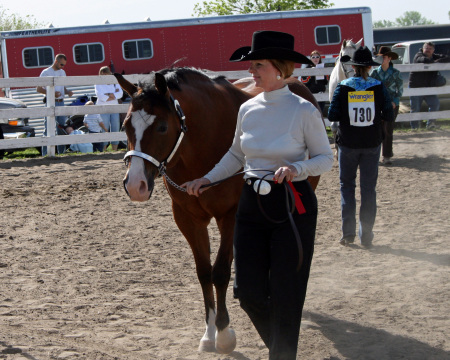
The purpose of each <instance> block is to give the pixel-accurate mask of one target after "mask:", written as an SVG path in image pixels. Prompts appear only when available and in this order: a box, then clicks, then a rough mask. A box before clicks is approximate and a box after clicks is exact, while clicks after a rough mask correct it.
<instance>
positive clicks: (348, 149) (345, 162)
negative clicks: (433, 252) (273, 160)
mask: <svg viewBox="0 0 450 360" xmlns="http://www.w3.org/2000/svg"><path fill="white" fill-rule="evenodd" d="M346 64H349V65H352V67H353V68H354V70H355V76H354V77H352V78H348V79H345V80H342V81H341V82H340V83H339V84H338V86H337V87H336V90H335V91H334V94H333V100H332V101H331V104H330V108H329V109H328V118H329V119H330V121H336V122H338V123H339V127H338V132H337V138H336V140H337V143H338V145H339V181H340V187H341V216H342V238H341V240H340V244H341V245H348V244H351V243H353V242H354V240H355V236H356V231H355V230H356V219H355V217H356V199H355V188H356V182H355V180H356V173H357V171H358V167H359V174H360V188H361V207H360V211H359V238H360V240H361V245H362V246H363V247H365V248H371V247H372V240H373V231H372V229H373V226H374V224H375V217H376V213H377V199H376V190H375V188H376V185H377V179H378V161H379V159H380V150H381V142H382V138H383V135H382V125H381V119H384V120H385V121H393V118H394V111H393V108H392V103H391V99H390V97H389V94H388V92H387V90H386V87H385V86H384V85H383V84H382V83H381V81H379V80H375V79H373V78H371V77H369V76H368V74H369V70H370V68H371V67H372V66H375V65H379V63H376V62H374V61H373V60H372V53H371V52H370V50H369V49H368V48H367V46H364V47H360V48H359V49H358V50H356V51H355V53H354V54H353V57H352V59H351V61H348V62H346Z"/></svg>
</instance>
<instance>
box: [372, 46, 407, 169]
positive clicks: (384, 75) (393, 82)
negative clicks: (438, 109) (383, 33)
mask: <svg viewBox="0 0 450 360" xmlns="http://www.w3.org/2000/svg"><path fill="white" fill-rule="evenodd" d="M377 56H380V57H382V58H383V62H382V63H381V65H380V66H378V67H377V68H375V69H373V70H372V72H371V73H370V77H372V78H374V79H377V80H380V81H381V82H382V83H383V84H384V86H386V89H387V91H388V93H389V96H390V97H391V101H392V108H393V109H394V121H392V122H391V121H383V122H382V124H383V134H384V139H383V142H382V147H381V149H382V150H381V155H382V156H383V159H382V163H383V164H385V165H391V164H392V160H391V158H392V157H393V156H394V153H393V150H392V148H393V144H392V143H393V134H394V123H395V119H396V118H397V115H398V109H399V105H400V98H401V97H402V95H403V80H402V75H401V73H400V71H398V70H397V69H394V65H393V64H392V60H397V59H398V54H397V53H395V52H393V51H391V48H390V47H388V46H381V47H380V50H379V51H378V54H377Z"/></svg>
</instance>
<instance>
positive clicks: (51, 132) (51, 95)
mask: <svg viewBox="0 0 450 360" xmlns="http://www.w3.org/2000/svg"><path fill="white" fill-rule="evenodd" d="M46 96H47V104H46V106H47V107H50V108H53V115H51V116H47V117H46V120H45V127H46V129H47V136H49V137H52V136H56V116H55V83H53V85H49V86H47V94H46ZM55 149H56V147H55V146H47V156H52V157H54V156H55Z"/></svg>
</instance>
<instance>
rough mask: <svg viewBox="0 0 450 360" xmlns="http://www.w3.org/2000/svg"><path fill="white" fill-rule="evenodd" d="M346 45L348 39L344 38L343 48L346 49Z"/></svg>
mask: <svg viewBox="0 0 450 360" xmlns="http://www.w3.org/2000/svg"><path fill="white" fill-rule="evenodd" d="M345 46H347V40H346V39H344V41H343V42H342V46H341V49H344V48H345Z"/></svg>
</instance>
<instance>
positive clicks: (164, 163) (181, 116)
mask: <svg viewBox="0 0 450 360" xmlns="http://www.w3.org/2000/svg"><path fill="white" fill-rule="evenodd" d="M170 100H171V102H172V104H173V106H174V107H175V111H176V112H177V115H178V118H179V120H180V128H181V131H180V134H179V135H178V139H177V141H176V143H175V146H174V147H173V149H172V151H171V152H170V154H169V156H168V157H167V158H166V159H165V160H163V161H161V162H159V161H158V160H156V159H155V158H154V157H153V156H150V155H148V154H146V153H144V152H142V151H136V150H130V151H128V152H127V153H126V154H125V156H124V158H123V161H125V163H126V164H127V163H128V158H130V157H132V156H137V157H140V158H141V159H144V160H147V161H149V162H150V163H152V164H153V165H155V166H156V167H157V168H158V171H159V173H160V174H161V175H165V169H166V166H167V164H168V163H169V161H170V160H172V158H173V156H174V155H175V153H176V152H177V150H178V147H179V146H180V144H181V140H183V137H184V134H185V133H186V131H187V127H186V116H185V115H184V112H183V110H182V109H181V106H180V103H179V102H178V100H177V99H174V98H173V96H172V94H170Z"/></svg>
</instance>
